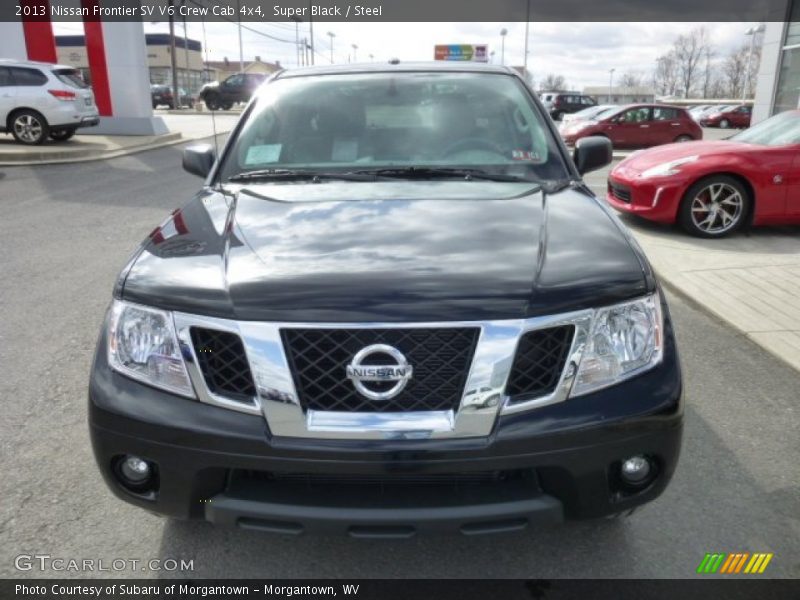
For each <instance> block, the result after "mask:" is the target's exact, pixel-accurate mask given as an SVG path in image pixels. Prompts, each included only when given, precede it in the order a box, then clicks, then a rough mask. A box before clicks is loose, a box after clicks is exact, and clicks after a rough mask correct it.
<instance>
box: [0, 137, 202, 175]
mask: <svg viewBox="0 0 800 600" xmlns="http://www.w3.org/2000/svg"><path fill="white" fill-rule="evenodd" d="M212 137H213V136H212ZM191 139H192V138H188V139H187V138H184V137H183V136H182V135H181V134H180V133H176V132H173V133H166V134H164V135H161V136H157V138H156V139H155V140H150V141H147V142H143V143H141V144H134V145H131V146H127V147H125V148H117V149H115V150H108V149H103V150H95V149H89V148H80V147H77V148H68V149H64V150H61V151H51V152H47V151H44V150H37V149H36V148H35V147H34V148H32V149H31V152H26V153H19V152H13V153H12V152H2V151H0V166H2V167H24V166H34V165H51V164H66V163H78V162H89V161H95V160H106V159H109V158H117V157H120V156H127V155H128V154H135V153H137V152H144V151H145V150H153V149H155V148H161V147H164V146H172V145H174V144H180V143H182V142H186V141H191ZM197 139H202V138H197ZM31 155H33V158H32V156H31Z"/></svg>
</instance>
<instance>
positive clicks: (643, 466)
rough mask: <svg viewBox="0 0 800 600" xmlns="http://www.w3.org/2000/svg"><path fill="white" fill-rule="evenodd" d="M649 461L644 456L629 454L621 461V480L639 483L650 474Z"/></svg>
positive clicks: (628, 482) (631, 483)
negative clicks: (628, 456) (629, 455)
mask: <svg viewBox="0 0 800 600" xmlns="http://www.w3.org/2000/svg"><path fill="white" fill-rule="evenodd" d="M651 470H652V469H651V467H650V461H649V460H647V459H646V458H645V457H644V456H631V457H630V458H628V459H626V460H624V461H622V469H621V470H620V471H621V472H620V474H621V476H622V481H624V482H625V483H627V484H630V485H641V484H642V483H644V482H645V481H647V478H648V477H649V476H650V471H651Z"/></svg>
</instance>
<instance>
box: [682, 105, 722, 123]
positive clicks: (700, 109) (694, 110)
mask: <svg viewBox="0 0 800 600" xmlns="http://www.w3.org/2000/svg"><path fill="white" fill-rule="evenodd" d="M713 108H716V107H715V106H714V105H711V104H698V105H697V106H692V107H691V108H688V109H687V110H688V112H689V116H690V117H692V118H693V119H694V120H695V121H699V120H700V117H701V116H702V115H703V114H704V113H705V112H706V111H708V110H709V109H713Z"/></svg>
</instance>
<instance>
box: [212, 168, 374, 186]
mask: <svg viewBox="0 0 800 600" xmlns="http://www.w3.org/2000/svg"><path fill="white" fill-rule="evenodd" d="M323 179H340V180H343V181H375V180H376V179H377V177H376V176H375V175H372V174H367V173H360V172H337V171H312V170H308V169H258V170H255V171H244V172H243V173H237V174H236V175H231V176H230V177H228V181H229V182H236V181H259V180H261V181H306V180H307V181H311V182H312V183H319V182H320V181H322V180H323Z"/></svg>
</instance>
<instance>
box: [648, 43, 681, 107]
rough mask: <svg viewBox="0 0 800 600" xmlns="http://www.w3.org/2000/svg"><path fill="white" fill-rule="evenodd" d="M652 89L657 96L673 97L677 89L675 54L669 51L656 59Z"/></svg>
mask: <svg viewBox="0 0 800 600" xmlns="http://www.w3.org/2000/svg"><path fill="white" fill-rule="evenodd" d="M653 87H654V88H655V90H656V93H658V95H659V96H674V95H675V92H676V91H677V88H678V65H677V61H676V60H675V53H674V52H672V51H670V52H668V53H667V54H665V55H663V56H660V57H658V59H656V70H655V71H654V73H653Z"/></svg>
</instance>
